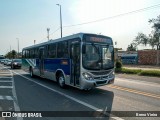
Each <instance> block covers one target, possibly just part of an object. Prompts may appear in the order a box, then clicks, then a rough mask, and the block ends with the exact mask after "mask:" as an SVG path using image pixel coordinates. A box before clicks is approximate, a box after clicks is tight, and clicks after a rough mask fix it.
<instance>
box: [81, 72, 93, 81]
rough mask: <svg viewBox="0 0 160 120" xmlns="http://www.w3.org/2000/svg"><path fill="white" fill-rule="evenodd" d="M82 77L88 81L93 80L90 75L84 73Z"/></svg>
mask: <svg viewBox="0 0 160 120" xmlns="http://www.w3.org/2000/svg"><path fill="white" fill-rule="evenodd" d="M82 75H83V77H84V78H85V79H86V80H93V77H92V76H91V75H89V74H88V73H82Z"/></svg>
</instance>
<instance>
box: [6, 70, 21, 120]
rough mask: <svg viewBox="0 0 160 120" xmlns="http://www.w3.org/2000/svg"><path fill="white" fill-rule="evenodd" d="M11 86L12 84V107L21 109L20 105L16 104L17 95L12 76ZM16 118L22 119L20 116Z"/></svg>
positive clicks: (16, 109)
mask: <svg viewBox="0 0 160 120" xmlns="http://www.w3.org/2000/svg"><path fill="white" fill-rule="evenodd" d="M9 71H10V73H11V74H12V76H13V73H12V71H11V70H9ZM12 86H13V89H12V94H13V101H14V102H13V103H14V109H15V111H21V110H20V107H19V105H18V99H17V95H16V89H15V84H14V78H13V77H12ZM17 120H23V118H22V117H17Z"/></svg>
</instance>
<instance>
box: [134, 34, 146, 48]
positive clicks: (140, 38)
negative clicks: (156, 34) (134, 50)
mask: <svg viewBox="0 0 160 120" xmlns="http://www.w3.org/2000/svg"><path fill="white" fill-rule="evenodd" d="M148 40H149V38H148V37H147V36H146V35H145V34H143V33H138V35H137V36H136V38H135V39H134V40H133V43H134V44H135V45H136V46H137V45H139V44H142V45H145V46H146V45H147V44H148Z"/></svg>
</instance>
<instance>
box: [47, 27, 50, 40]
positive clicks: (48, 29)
mask: <svg viewBox="0 0 160 120" xmlns="http://www.w3.org/2000/svg"><path fill="white" fill-rule="evenodd" d="M49 31H50V28H47V34H48V36H47V38H48V41H49Z"/></svg>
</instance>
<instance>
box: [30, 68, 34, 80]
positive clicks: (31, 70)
mask: <svg viewBox="0 0 160 120" xmlns="http://www.w3.org/2000/svg"><path fill="white" fill-rule="evenodd" d="M30 76H31V77H32V78H33V77H34V74H33V69H32V68H30Z"/></svg>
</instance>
